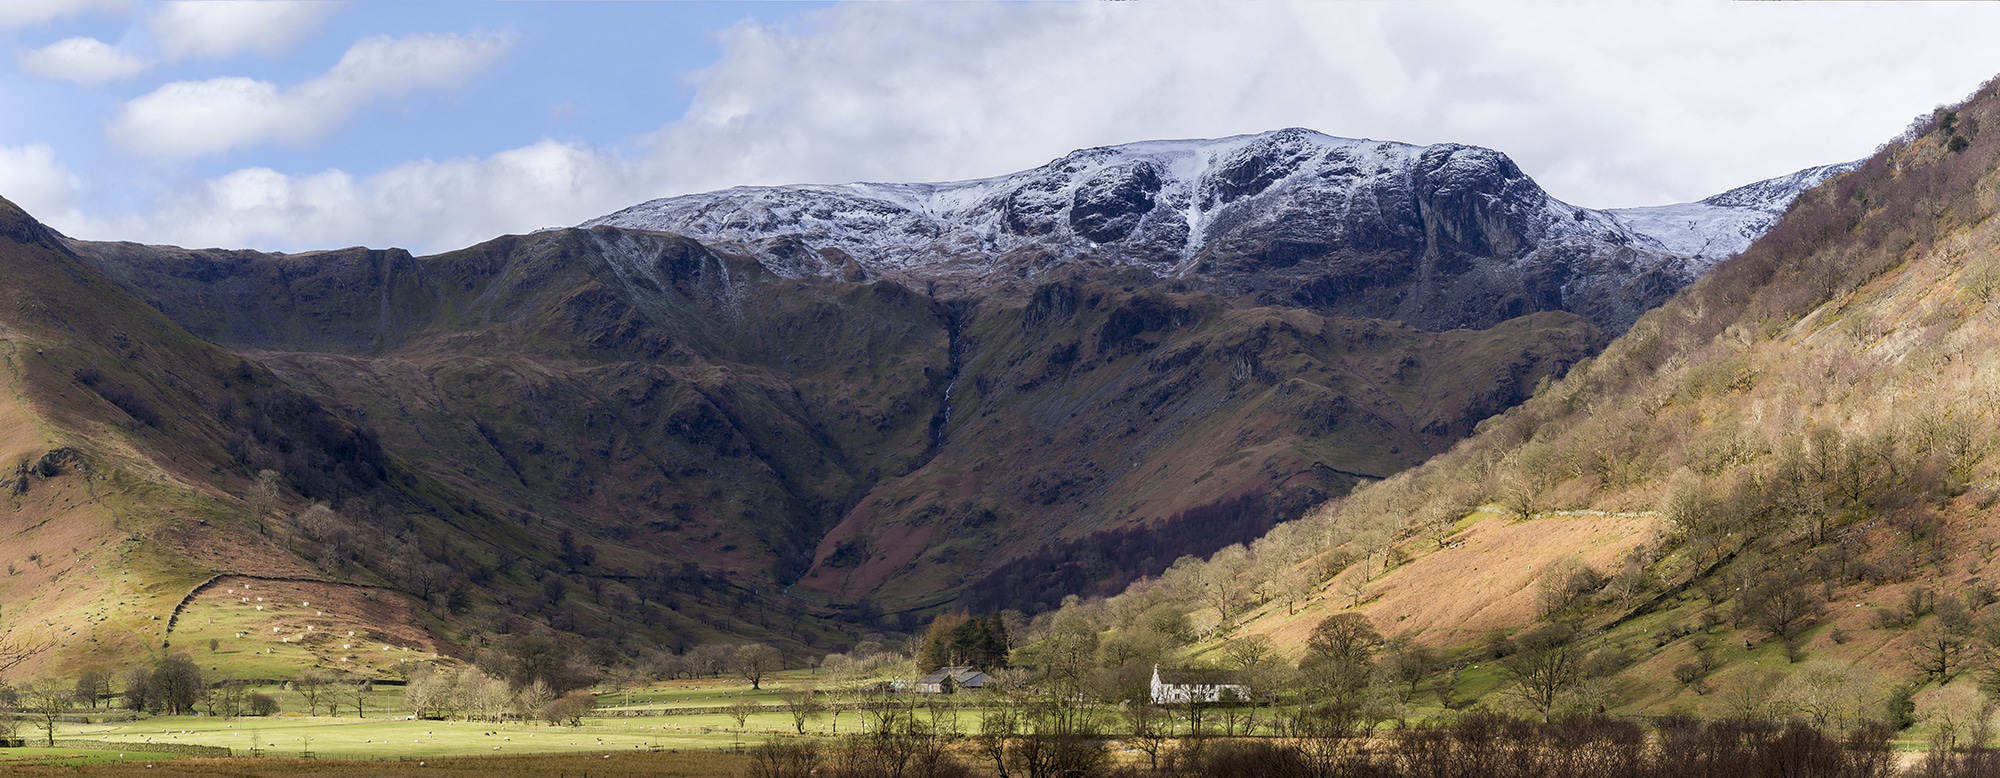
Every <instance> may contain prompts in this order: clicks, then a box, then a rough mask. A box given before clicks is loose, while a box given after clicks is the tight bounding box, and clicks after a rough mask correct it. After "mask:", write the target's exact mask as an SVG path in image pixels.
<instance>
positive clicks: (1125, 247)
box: [584, 128, 1853, 333]
mask: <svg viewBox="0 0 2000 778" xmlns="http://www.w3.org/2000/svg"><path fill="white" fill-rule="evenodd" d="M1852 167H1853V165H1852V164H1847V165H1829V166H1823V167H1816V168H1810V169H1807V170H1802V171H1799V172H1797V173H1793V174H1791V175H1788V176H1784V177H1780V178H1774V179H1771V180H1768V181H1760V182H1757V183H1755V184H1751V185H1748V186H1745V187H1742V188H1739V189H1735V190H1731V191H1729V192H1725V193H1723V194H1721V195H1717V196H1715V197H1711V198H1709V199H1707V200H1703V201H1700V202H1698V203H1684V204H1680V205H1671V206H1660V207H1653V208H1633V209H1622V210H1610V211H1602V210H1592V209H1588V208H1580V207H1577V206H1573V205H1569V204H1567V203H1564V202H1562V201H1560V200H1557V199H1555V198H1554V197H1551V196H1550V195H1549V194H1548V193H1547V192H1545V191H1543V190H1542V188H1541V186H1540V185H1538V184H1536V183H1535V181H1534V180H1533V179H1531V178H1529V177H1528V176H1527V175H1526V174H1525V173H1523V172H1521V169H1520V168H1519V167H1518V166H1517V165H1515V164H1514V162H1513V161H1512V160H1511V159H1508V157H1507V155H1505V154H1502V153H1500V152H1497V151H1493V150H1491V149H1484V148H1479V147H1476V146H1465V145H1460V144H1452V143H1445V144H1436V145H1430V146H1414V145H1410V144H1404V143H1394V142H1388V141H1374V140H1356V139H1349V138H1336V137H1332V136H1328V135H1324V134H1321V133H1318V132H1314V131H1311V130H1305V129H1297V128H1293V129H1284V130H1277V131H1273V132H1266V133H1262V134H1256V135H1239V136H1235V137H1229V138H1220V139H1214V140H1171V141H1148V142H1142V143H1131V144H1126V145H1121V146H1111V147H1102V148H1093V149H1084V150H1082V151H1076V152H1073V153H1071V154H1068V155H1066V156H1064V157H1062V158H1061V159H1058V160H1055V161H1053V162H1050V163H1048V164H1046V165H1043V166H1041V167H1038V168H1035V169H1033V170H1028V171H1023V172H1020V173H1014V174H1011V175H1005V176H999V177H996V178H988V179H981V180H976V181H960V182H950V183H932V184H870V183H857V184H845V185H798V186H777V187H739V188H735V189H727V190H722V191H717V192H707V193H702V194H693V195H685V196H680V197H670V198H664V199H659V200H653V201H650V202H646V203H643V204H640V205H636V206H633V207H631V208H627V209H625V210H623V211H619V212H617V213H614V214H611V215H608V216H603V217H600V218H597V219H593V220H591V221H589V222H586V223H585V225H584V226H600V225H601V226H614V227H625V228H631V229H644V230H658V231H665V232H673V233H678V234H681V235H686V236H689V237H692V238H695V239H696V240H699V241H702V242H703V243H704V244H706V245H709V246H712V247H715V248H717V249H721V250H726V251H733V252H739V253H745V254H749V255H752V256H755V257H757V258H758V259H759V260H760V261H761V262H762V263H763V264H764V265H765V266H766V267H768V268H770V269H771V270H772V271H773V272H775V273H777V274H779V275H783V276H789V277H800V276H834V277H840V278H846V279H849V280H860V279H865V278H888V279H893V280H897V281H900V282H903V283H906V284H913V285H923V286H925V287H926V288H931V289H933V290H935V291H937V292H938V293H940V294H942V295H944V296H947V297H950V296H966V295H970V294H975V293H981V292H984V291H987V290H990V289H991V288H993V287H1000V286H1005V285H1008V284H1011V283H1014V282H1018V281H1022V280H1037V279H1039V277H1041V276H1044V275H1046V274H1048V273H1050V272H1051V271H1055V270H1058V269H1060V268H1064V267H1066V266H1071V265H1083V266H1090V267H1095V266H1106V265H1110V266H1134V267H1139V268H1143V269H1144V270H1145V271H1147V272H1148V273H1150V274H1152V275H1153V276H1155V277H1158V278H1163V279H1172V280H1176V281H1180V282H1184V283H1186V284H1187V285H1188V286H1189V287H1191V288H1195V289H1200V290H1203V291H1209V292H1213V293H1216V294H1218V295H1220V296H1222V297H1225V298H1239V297H1244V296H1249V297H1251V298H1253V299H1254V301H1255V302H1257V303H1259V304H1265V305H1284V306H1303V307H1309V308H1313V309H1316V310H1321V311H1323V312H1328V313H1337V314H1343V315H1350V316H1366V317H1370V318H1381V319H1394V320H1398V321H1402V322H1405V323H1408V324H1412V325H1415V326H1417V327H1420V328H1423V329H1428V330H1445V329H1452V328H1458V327H1471V328H1481V329H1483V328H1485V327H1489V326H1492V325H1494V324H1496V323H1498V322H1500V321H1504V320H1506V319H1510V318H1513V317H1516V316H1520V315H1523V314H1527V313H1533V312H1537V311H1551V310H1565V311H1570V312H1572V313H1577V314H1579V315H1582V316H1583V317H1585V318H1586V319H1589V320H1590V321H1592V322H1593V323H1595V324H1597V325H1598V326H1600V327H1603V328H1605V329H1606V330H1609V331H1611V332H1614V333H1615V332H1622V331H1624V330H1625V329H1626V328H1627V327H1629V326H1631V323H1632V321H1633V320H1634V319H1636V318H1637V317H1638V315H1639V314H1640V313H1642V312H1644V311H1646V310H1648V309H1650V308H1652V307H1653V306H1655V305H1658V304H1659V303H1661V302H1663V301H1664V300H1665V299H1666V298H1667V297H1668V296H1670V295H1672V294H1673V293H1674V292H1675V291H1677V290H1679V289H1680V288H1681V287H1683V286H1686V285H1687V284H1688V283H1690V282H1692V281H1693V280H1694V279H1695V278H1696V277H1697V276H1699V275H1700V273H1701V272H1703V271H1705V270H1706V269H1707V268H1708V267H1709V266H1710V265H1713V264H1714V263H1715V262H1716V261H1717V260H1719V259H1722V258H1724V257H1726V256H1728V255H1731V254H1734V253H1736V252H1738V251H1741V250H1742V249H1743V247H1744V246H1746V245H1748V244H1749V242H1750V240H1751V239H1753V238H1755V237H1757V236H1758V235H1761V234H1762V233H1763V231H1764V230H1766V229H1769V227H1770V225H1771V223H1772V222H1773V221H1775V220H1776V218H1777V216H1778V215H1780V214H1782V213H1783V212H1784V210H1785V208H1786V206H1788V205H1789V204H1790V203H1791V201H1792V199H1793V198H1795V197H1796V196H1797V195H1798V193H1799V192H1801V191H1804V190H1805V189H1808V188H1811V187H1812V186H1814V185H1816V184H1818V183H1819V182H1821V181H1823V180H1825V179H1826V178H1828V177H1829V176H1832V175H1834V174H1836V173H1839V172H1842V171H1845V170H1848V169H1851V168H1852Z"/></svg>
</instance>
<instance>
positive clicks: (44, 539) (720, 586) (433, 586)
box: [0, 201, 921, 678]
mask: <svg viewBox="0 0 2000 778" xmlns="http://www.w3.org/2000/svg"><path fill="white" fill-rule="evenodd" d="M359 261H360V262H361V264H366V262H367V261H370V258H367V257H363V258H362V259H361V260H359ZM0 263H4V266H0V270H4V272H6V273H7V275H8V277H9V278H11V279H14V280H13V281H12V282H10V284H9V285H8V287H7V289H6V290H5V295H6V299H5V300H4V302H0V353H4V355H5V359H6V363H7V370H6V372H5V375H4V377H0V380H4V381H5V382H6V384H7V392H6V393H5V395H4V397H5V400H4V404H0V416H4V419H5V421H6V423H5V426H4V429H5V430H6V432H5V437H4V442H5V446H6V448H5V449H4V451H0V456H4V457H5V459H4V462H5V467H6V473H5V484H6V488H7V491H6V494H7V497H8V501H9V502H8V505H9V506H10V507H7V508H5V509H4V515H0V533H4V537H6V539H7V540H6V543H5V544H0V549H4V557H5V558H4V560H0V561H4V562H5V564H6V565H7V575H6V577H5V578H4V579H0V670H4V671H7V675H8V677H9V678H19V677H32V675H29V674H32V673H35V672H39V671H44V670H48V671H59V672H66V673H73V672H77V671H81V670H91V669H96V670H105V671H110V672H116V671H119V670H121V669H122V668H123V667H125V666H126V665H128V664H130V663H133V662H139V661H144V660H145V658H146V657H148V656H154V655H157V654H159V653H160V652H162V651H165V650H174V651H185V650H191V649H192V650H195V651H197V652H198V659H197V661H199V662H200V663H201V664H202V665H203V666H204V667H206V668H208V669H210V670H212V671H214V672H216V673H217V674H218V675H220V676H222V677H257V678H272V677H286V676H288V675H289V674H290V673H291V672H293V671H295V670H296V669H298V668H300V667H303V666H307V665H312V664H319V665H324V666H330V667H339V668H343V669H351V670H354V671H357V672H365V673H370V674H383V673H391V672H394V670H393V668H394V666H395V665H397V664H399V663H401V662H403V661H405V660H408V659H411V658H412V657H422V658H430V657H432V656H433V655H436V654H457V655H460V656H469V655H470V652H472V651H474V650H477V649H479V648H482V647H494V646H495V645H499V644H503V643H505V642H506V641H510V640H515V639H517V638H518V637H519V636H521V635H523V634H526V633H529V632H532V631H533V630H532V629H529V628H528V624H527V623H525V622H523V621H522V618H523V617H528V618H530V619H532V620H533V621H537V622H543V623H545V624H547V625H549V626H553V627H555V628H557V629H561V630H564V631H567V632H570V633H573V634H576V635H579V636H582V637H584V638H587V639H589V642H588V643H587V645H588V646H590V650H589V651H587V652H582V653H581V654H580V656H583V657H587V658H592V659H595V658H596V657H604V656H614V655H616V654H618V653H621V652H623V653H631V652H635V651H637V650H639V649H640V648H642V647H646V646H658V645H666V646H687V645H691V644H693V643H698V642H704V641H708V640H714V639H717V638H718V637H721V636H723V635H727V636H730V637H733V638H737V639H742V638H745V637H749V638H755V639H762V640H770V641H773V642H779V643H793V642H794V641H804V642H813V641H822V642H824V641H827V640H828V639H829V638H828V632H829V631H830V630H831V629H832V625H830V624H823V623H820V622H819V621H816V620H815V621H807V622H805V623H801V619H800V618H799V616H801V615H805V614H804V613H800V614H798V615H793V616H792V617H791V618H790V619H789V620H787V619H786V618H785V616H786V615H788V611H787V609H786V606H785V603H784V601H783V600H782V599H781V598H779V597H778V596H776V595H775V594H773V593H770V591H769V589H768V587H766V588H765V590H764V591H763V592H759V591H758V590H757V589H756V588H754V587H748V586H742V585H739V584H738V583H736V582H734V581H732V580H730V577H729V576H728V575H727V574H726V573H727V571H726V570H725V569H717V568H715V567H714V566H713V565H710V566H696V565H686V566H676V565H673V564H669V563H670V562H671V561H673V558H672V557H666V556H665V555H660V554H645V553H643V550H642V549H637V548H633V547H630V546H625V547H620V546H606V548H605V550H604V553H603V555H602V556H601V557H600V556H599V555H598V554H597V549H596V548H593V547H591V546H590V545H589V544H588V543H579V542H577V541H576V538H577V537H586V538H587V537H589V535H588V532H589V530H588V526H587V525H583V524H578V523H577V522H576V513H575V512H565V513H563V514H560V515H558V516H555V517H553V518H552V519H545V518H543V517H540V516H538V515H536V514H535V513H533V512H532V511H528V510H519V509H518V508H520V507H522V505H521V504H520V503H508V502H505V501H502V500H498V499H493V498H492V497H490V496H489V495H488V494H487V492H488V490H489V489H490V488H491V485H490V484H487V483H483V482H481V481H479V480H478V479H476V478H467V477H465V473H466V472H473V473H476V472H477V471H476V469H474V468H471V467H469V466H462V467H458V468H453V467H449V466H442V465H440V464H439V460H438V459H434V458H432V457H433V456H434V454H433V452H432V451H431V450H430V447H427V446H422V445H414V446H410V445H401V441H398V440H390V441H386V442H385V440H384V439H383V436H382V433H381V430H382V429H383V428H384V427H385V426H386V425H378V424H376V423H375V422H374V421H373V419H371V416H373V415H376V414H380V415H382V416H385V417H391V418H393V417H394V412H393V411H394V409H389V412H386V413H385V412H383V411H379V410H376V409H373V408H368V407H362V406H355V405H348V404H345V403H342V402H340V401H339V400H337V399H335V398H333V397H332V396H330V395H329V394H326V393H323V392H317V391H313V392H305V391H301V390H300V389H299V388H296V387H295V385H294V384H293V383H292V382H290V381H288V380H285V379H281V378H280V377H279V376H278V375H277V374H276V373H274V372H273V370H272V369H271V368H270V367H268V366H267V364H268V365H271V366H275V367H276V368H277V369H278V370H279V371H280V372H286V373H291V372H293V368H291V367H290V366H289V365H287V364H286V363H285V362H284V360H283V359H273V360H271V361H270V362H268V363H267V362H266V361H265V360H262V359H259V358H258V357H256V356H255V355H246V354H244V353H240V352H232V351H230V350H227V349H224V348H222V347H220V346H217V345H215V344H213V343H210V342H207V341H204V340H202V339H199V338H197V337H194V336H193V335H192V334H190V333H189V332H187V331H186V330H185V329H183V328H182V327H180V326H179V325H177V324H176V323H174V322H173V321H172V320H170V319H169V318H168V317H166V316H164V315H162V314H160V313H159V312H157V311H156V310H154V309H152V308H150V307H148V306H147V305H146V304H145V303H144V302H142V301H140V300H138V299H136V298H134V297H132V296H130V295H129V294H127V293H126V292H125V291H123V290H122V289H121V288H120V287H119V285H118V284H116V283H114V282H113V281H112V280H111V279H110V278H108V277H106V276H104V275H103V274H101V273H100V272H98V270H97V269H95V268H94V267H93V266H92V265H91V264H89V263H86V262H84V261H82V260H81V259H79V258H78V256H77V255H76V254H75V253H74V251H73V250H72V248H71V243H70V242H68V241H66V240H65V239H63V238H62V237H61V236H59V235H56V234H55V233H53V232H51V231H49V230H47V229H46V228H44V227H42V226H41V225H40V224H37V223H36V222H34V220H33V219H31V218H30V217H28V216H27V215H26V214H24V213H22V212H20V211H19V210H18V209H16V208H14V207H13V206H12V205H11V204H4V201H0ZM334 264H337V263H329V265H328V266H329V267H331V266H332V265H334ZM454 280H455V279H454ZM461 288H462V287H461ZM302 310H304V311H306V313H307V315H319V314H320V313H322V312H320V311H314V310H313V309H311V308H309V307H305V308H302ZM343 310H345V309H343ZM336 318H339V316H336V315H332V314H327V315H326V316H325V317H324V320H323V321H321V324H322V325H326V326H331V322H332V320H333V319H336ZM602 323H603V324H604V325H605V326H607V327H614V326H615V324H616V319H615V317H613V318H607V319H603V320H602ZM357 327H358V325H357ZM299 331H301V332H303V331H307V329H306V328H301V329H300V330H299ZM469 361H474V362H476V361H477V360H476V359H469ZM478 369H479V368H478V366H477V365H474V367H473V369H472V370H470V372H478ZM662 369H666V368H665V366H663V367H662ZM295 380H296V379H295ZM654 383H657V382H654ZM649 385H651V384H649V383H648V382H647V380H646V379H645V377H643V376H641V377H638V378H632V379H629V380H628V384H627V386H628V388H630V389H631V390H632V391H634V392H641V391H644V390H645V388H646V387H647V386H649ZM438 391H440V392H446V391H451V384H450V383H449V382H443V383H441V384H440V388H439V389H438ZM789 397H790V395H786V397H785V398H781V399H789ZM749 399H750V400H755V399H756V398H754V397H753V398H749ZM412 405H413V406H414V405H415V403H412ZM421 410H422V409H421V408H420V407H419V408H414V409H413V410H412V412H411V415H413V416H414V415H415V414H416V413H418V412H420V411H421ZM715 412H716V411H714V410H713V409H712V408H711V409H709V413H711V414H713V413H715ZM491 417H492V419H493V421H492V423H493V424H495V425H502V426H504V425H506V424H507V421H506V419H505V415H504V414H500V413H495V414H492V416H491ZM768 417H769V418H770V421H767V422H766V423H767V424H777V423H780V419H781V418H782V417H781V415H780V414H769V415H768ZM701 418H702V417H701V416H699V415H698V414H697V415H695V416H691V417H689V419H688V420H684V421H685V422H686V423H690V424H698V423H699V421H700V419H701ZM709 424H710V426H711V428H713V427H715V426H716V422H713V421H711V422H709ZM389 429H391V430H392V431H396V432H400V431H401V430H398V429H396V428H393V427H390V428H389ZM437 432H438V433H439V434H440V436H444V435H448V434H451V433H455V432H456V431H455V430H450V429H438V430H437ZM919 437H921V435H919ZM446 439H447V440H448V439H449V438H448V437H447V438H446ZM715 442H716V445H718V446H728V445H734V446H737V447H743V446H746V445H747V444H745V443H744V442H743V441H741V440H740V439H735V440H733V442H732V439H731V438H729V437H728V436H727V435H724V436H722V437H719V438H717V439H716V440H715ZM454 453H460V452H454V451H447V452H444V454H443V456H449V455H451V454H454ZM449 464H454V465H455V464H457V463H455V462H454V463H449ZM540 464H542V465H544V466H553V465H556V464H559V462H541V463H540ZM815 466H819V465H818V463H815V462H813V461H811V460H810V459H809V457H808V458H807V459H806V461H805V462H804V463H803V464H801V465H800V468H801V471H802V472H804V473H805V474H807V475H813V474H823V473H824V470H825V468H824V466H820V469H819V470H814V469H813V468H814V467H815ZM750 477H751V478H752V479H754V478H755V476H754V475H753V476H750ZM529 507H531V506H529ZM761 526H764V527H765V528H766V530H767V531H775V532H783V531H785V528H784V526H783V525H771V524H768V523H767V524H765V525H761ZM769 561H770V560H769V559H768V558H766V557H761V556H760V557H758V558H757V560H756V562H757V564H758V565H759V566H760V567H763V566H767V565H768V564H769ZM648 565H650V566H648ZM278 598H283V599H282V600H280V599H278ZM293 598H296V601H294V599H293ZM640 600H644V601H643V602H641V601H640ZM335 635H340V636H341V637H342V638H343V639H338V640H336V639H334V636H335ZM489 640H490V641H494V642H491V643H489V642H488V641H489ZM794 644H795V643H794Z"/></svg>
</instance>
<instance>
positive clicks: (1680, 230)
mask: <svg viewBox="0 0 2000 778" xmlns="http://www.w3.org/2000/svg"><path fill="white" fill-rule="evenodd" d="M1860 165H1861V163H1860V162H1845V163H1841V164H1838V165H1821V166H1819V167H1812V168H1806V169H1805V170H1801V171H1798V172H1796V173H1792V174H1790V175H1785V176H1779V177H1777V178H1773V179H1769V180H1765V181H1758V182H1756V183H1754V184H1748V185H1745V186H1740V187H1737V188H1735V189H1731V190H1729V191H1727V192H1723V193H1722V194H1719V195H1715V196H1713V197H1709V198H1707V199H1704V200H1700V201H1698V202H1692V203H1676V204H1674V205H1658V206H1651V207H1644V208H1613V209H1610V210H1608V211H1605V213H1609V214H1611V215H1612V216H1613V217H1615V218H1616V219H1617V220H1618V221H1619V223H1621V224H1622V225H1624V226H1625V227H1626V228H1627V229H1629V230H1631V231H1633V232H1636V233H1639V234H1642V235H1645V236H1647V237H1649V238H1652V239H1654V240H1656V241H1659V243H1660V245H1661V246H1662V247H1664V248H1665V249H1666V250H1668V251H1672V252H1674V253H1677V254H1685V255H1687V256H1688V257H1689V258H1690V259H1691V263H1690V264H1691V266H1692V267H1694V268H1695V269H1696V271H1697V272H1706V271H1707V270H1708V268H1710V267H1712V266H1714V265H1715V263H1717V262H1720V261H1722V260H1724V259H1728V258H1729V257H1732V256H1735V255H1736V254H1738V253H1741V252H1742V251H1743V250H1744V249H1746V248H1749V246H1750V242H1751V241H1754V240H1756V239H1757V238H1758V237H1759V236H1762V235H1763V234H1764V233H1766V232H1769V231H1770V230H1771V225H1774V224H1777V223H1778V219H1779V218H1781V217H1783V216H1784V215H1785V210H1786V209H1787V208H1790V207H1791V204H1792V200H1794V199H1796V198H1797V197H1798V196H1799V193H1800V192H1803V191H1805V190H1807V189H1811V188H1813V187H1815V186H1818V185H1819V184H1820V182H1822V181H1825V180H1827V179H1829V178H1832V177H1834V176H1836V175H1839V174H1841V173H1845V172H1848V171H1850V170H1853V169H1855V168H1857V167H1860Z"/></svg>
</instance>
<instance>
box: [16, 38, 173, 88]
mask: <svg viewBox="0 0 2000 778" xmlns="http://www.w3.org/2000/svg"><path fill="white" fill-rule="evenodd" d="M18 63H19V64H20V66H21V70H23V71H25V72H27V73H28V74H29V75H34V76H40V77H42V78H46V79H51V80H54V81H68V82H70V83H72V84H81V85H83V86H96V85H98V84H102V83H104V82H106V81H117V80H120V79H126V78H131V77H133V76H136V75H139V73H140V71H143V70H145V69H146V63H145V62H144V61H142V60H140V59H139V58H138V57H134V56H132V55H130V54H126V53H125V52H122V51H119V50H118V48H117V47H115V46H112V45H111V44H109V43H105V42H104V41H101V40H98V39H96V38H64V39H62V40H59V41H56V42H55V43H51V44H49V45H47V46H43V47H41V48H39V49H32V50H29V51H24V52H22V53H21V56H20V58H19V59H18Z"/></svg>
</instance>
